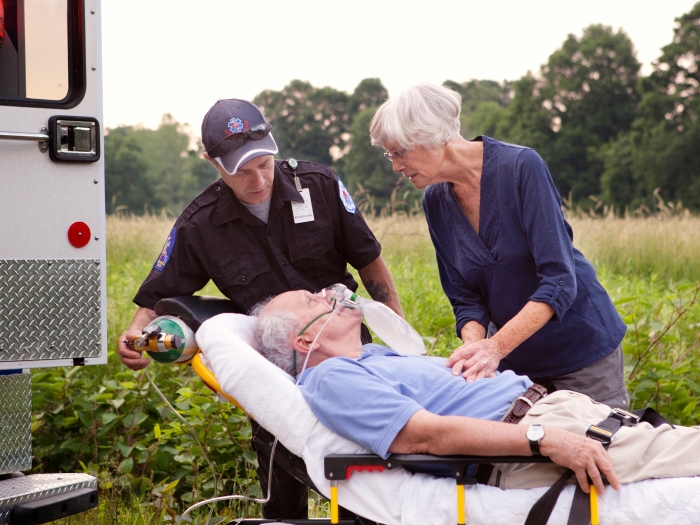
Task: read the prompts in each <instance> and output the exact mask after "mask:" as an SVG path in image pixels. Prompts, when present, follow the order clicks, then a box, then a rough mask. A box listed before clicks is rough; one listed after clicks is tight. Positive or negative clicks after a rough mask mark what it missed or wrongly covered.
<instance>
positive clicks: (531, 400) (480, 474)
mask: <svg viewBox="0 0 700 525" xmlns="http://www.w3.org/2000/svg"><path fill="white" fill-rule="evenodd" d="M546 395H547V389H546V388H545V387H543V386H542V385H536V384H534V383H533V385H532V386H531V387H530V388H528V389H527V390H526V391H525V392H524V393H523V394H522V395H520V396H518V397H517V398H516V399H515V402H514V403H513V406H512V407H511V408H510V410H509V411H508V412H507V413H506V415H505V416H504V418H503V423H512V424H516V423H518V422H519V421H520V420H521V419H522V418H524V417H525V414H527V412H528V410H530V409H531V408H532V406H533V405H534V404H535V403H537V402H538V401H539V400H540V399H542V398H543V397H544V396H546ZM492 472H493V465H491V464H488V463H482V464H480V465H478V466H477V467H476V472H475V474H474V477H475V478H476V481H477V483H480V484H482V485H488V483H489V478H491V473H492Z"/></svg>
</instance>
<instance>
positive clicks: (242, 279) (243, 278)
mask: <svg viewBox="0 0 700 525" xmlns="http://www.w3.org/2000/svg"><path fill="white" fill-rule="evenodd" d="M241 282H243V283H244V282H245V275H244V276H243V277H241Z"/></svg>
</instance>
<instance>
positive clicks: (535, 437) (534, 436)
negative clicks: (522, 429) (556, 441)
mask: <svg viewBox="0 0 700 525" xmlns="http://www.w3.org/2000/svg"><path fill="white" fill-rule="evenodd" d="M543 437H544V427H543V426H542V425H531V426H530V428H528V429H527V439H529V440H530V441H537V442H538V443H539V441H540V440H541V439H542V438H543Z"/></svg>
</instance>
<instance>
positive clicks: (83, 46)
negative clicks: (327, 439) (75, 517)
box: [0, 0, 107, 525]
mask: <svg viewBox="0 0 700 525" xmlns="http://www.w3.org/2000/svg"><path fill="white" fill-rule="evenodd" d="M102 129H103V128H102V63H101V44H100V2H99V0H0V525H4V524H20V523H47V522H50V521H53V520H56V519H59V518H62V517H65V516H68V515H71V514H76V513H78V512H83V511H85V510H88V509H90V508H93V507H95V506H97V503H98V495H97V480H96V479H95V478H94V477H93V476H90V475H87V474H82V473H60V474H30V473H28V472H27V471H29V470H30V469H31V467H32V435H31V423H32V379H31V371H32V369H35V368H45V367H59V366H60V367H73V366H91V365H100V364H105V363H107V345H106V332H107V325H106V294H105V289H106V286H105V270H106V268H105V261H106V259H105V254H106V251H105V207H104V195H105V177H104V157H103V153H102V151H103V134H102Z"/></svg>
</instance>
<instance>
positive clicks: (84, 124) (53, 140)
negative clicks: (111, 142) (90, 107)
mask: <svg viewBox="0 0 700 525" xmlns="http://www.w3.org/2000/svg"><path fill="white" fill-rule="evenodd" d="M49 155H50V157H51V160H53V161H54V162H95V161H96V160H98V159H99V158H100V124H99V122H97V119H94V118H92V117H76V116H74V115H64V116H58V115H57V116H53V117H51V118H50V119H49Z"/></svg>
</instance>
